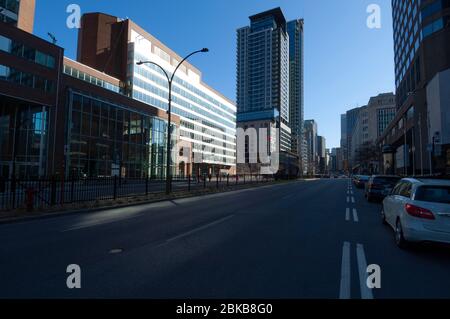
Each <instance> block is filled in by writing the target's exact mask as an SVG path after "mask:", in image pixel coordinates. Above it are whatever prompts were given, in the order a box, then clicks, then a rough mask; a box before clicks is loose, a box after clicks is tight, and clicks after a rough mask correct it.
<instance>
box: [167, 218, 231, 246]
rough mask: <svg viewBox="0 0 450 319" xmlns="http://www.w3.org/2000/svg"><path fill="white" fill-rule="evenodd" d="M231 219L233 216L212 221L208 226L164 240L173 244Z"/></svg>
mask: <svg viewBox="0 0 450 319" xmlns="http://www.w3.org/2000/svg"><path fill="white" fill-rule="evenodd" d="M233 217H234V215H230V216H227V217H224V218H221V219H219V220H216V221H214V222H212V223H209V224H207V225H203V226H200V227H198V228H195V229H192V230H190V231H188V232H185V233H183V234H181V235H177V236H175V237H172V238H170V239H167V240H166V243H170V242H173V241H175V240H178V239H182V238H185V237H188V236H190V235H193V234H195V233H198V232H199V231H202V230H205V229H208V228H210V227H212V226H216V225H218V224H221V223H223V222H225V221H227V220H229V219H231V218H233Z"/></svg>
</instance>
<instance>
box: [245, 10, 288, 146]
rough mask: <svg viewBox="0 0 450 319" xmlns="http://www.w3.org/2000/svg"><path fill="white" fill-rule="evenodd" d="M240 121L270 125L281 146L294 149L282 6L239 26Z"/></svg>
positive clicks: (267, 126)
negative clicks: (242, 26)
mask: <svg viewBox="0 0 450 319" xmlns="http://www.w3.org/2000/svg"><path fill="white" fill-rule="evenodd" d="M237 112H238V115H237V122H238V126H239V127H242V128H248V127H255V128H264V127H266V128H267V129H268V131H269V138H271V139H274V138H275V136H272V135H270V134H272V132H274V131H276V132H279V133H278V134H277V135H278V136H277V139H278V140H277V144H278V145H277V146H276V147H277V149H275V150H272V151H278V152H290V151H291V147H292V142H291V133H292V131H291V128H290V126H289V120H290V111H289V35H288V33H287V25H286V19H285V17H284V15H283V13H282V11H281V9H280V8H277V9H273V10H269V11H266V12H263V13H260V14H257V15H254V16H251V17H250V26H247V27H244V28H240V29H238V30H237Z"/></svg>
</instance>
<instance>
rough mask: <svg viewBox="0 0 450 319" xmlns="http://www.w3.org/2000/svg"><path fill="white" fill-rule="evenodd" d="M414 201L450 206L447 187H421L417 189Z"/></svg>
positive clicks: (449, 192) (449, 193)
mask: <svg viewBox="0 0 450 319" xmlns="http://www.w3.org/2000/svg"><path fill="white" fill-rule="evenodd" d="M415 200H418V201H423V202H431V203H444V204H450V187H449V186H422V187H419V188H418V189H417V192H416V196H415Z"/></svg>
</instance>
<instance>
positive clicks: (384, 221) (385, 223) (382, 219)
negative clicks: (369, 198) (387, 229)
mask: <svg viewBox="0 0 450 319" xmlns="http://www.w3.org/2000/svg"><path fill="white" fill-rule="evenodd" d="M381 222H382V223H383V225H387V220H386V214H385V213H384V209H382V210H381Z"/></svg>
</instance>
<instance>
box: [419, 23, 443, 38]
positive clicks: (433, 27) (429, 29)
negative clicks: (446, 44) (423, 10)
mask: <svg viewBox="0 0 450 319" xmlns="http://www.w3.org/2000/svg"><path fill="white" fill-rule="evenodd" d="M443 28H444V19H443V18H440V19H437V20H435V21H433V22H431V23H430V24H428V25H427V26H425V27H424V28H423V37H424V38H425V37H428V36H430V35H432V34H433V33H435V32H438V31H439V30H442V29H443Z"/></svg>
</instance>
